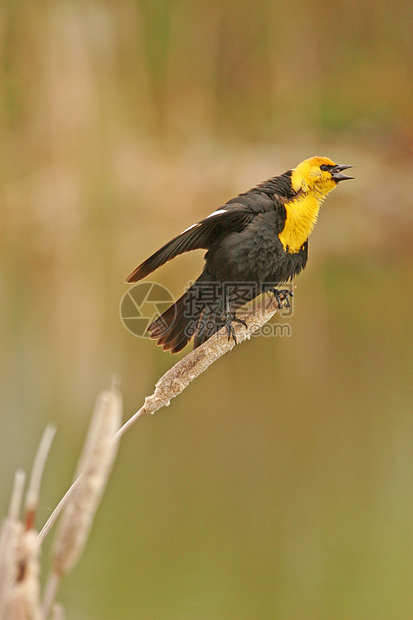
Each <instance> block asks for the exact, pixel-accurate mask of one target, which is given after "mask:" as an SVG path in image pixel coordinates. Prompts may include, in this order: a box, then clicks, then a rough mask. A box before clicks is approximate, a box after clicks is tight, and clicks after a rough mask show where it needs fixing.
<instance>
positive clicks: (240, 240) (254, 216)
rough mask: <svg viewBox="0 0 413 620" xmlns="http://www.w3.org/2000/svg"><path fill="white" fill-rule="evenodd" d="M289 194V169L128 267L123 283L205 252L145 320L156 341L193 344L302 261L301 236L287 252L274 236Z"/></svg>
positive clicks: (304, 250)
mask: <svg viewBox="0 0 413 620" xmlns="http://www.w3.org/2000/svg"><path fill="white" fill-rule="evenodd" d="M295 195H296V194H295V192H294V191H293V190H292V188H291V171H288V172H286V173H284V174H282V175H281V176H278V177H274V178H273V179H269V180H268V181H265V182H264V183H261V184H260V185H258V186H257V187H255V188H254V189H252V190H250V191H248V192H246V193H244V194H240V195H239V196H238V197H237V198H233V199H232V200H230V201H229V202H227V203H226V204H225V205H224V206H223V207H221V208H220V209H218V210H217V211H216V212H214V213H213V214H211V215H210V216H209V217H207V218H205V219H204V220H202V221H201V222H198V223H197V224H195V225H194V226H191V227H190V228H189V229H187V230H186V231H184V232H183V233H181V234H180V235H178V236H177V237H175V238H174V239H172V240H171V241H170V242H169V243H167V244H166V245H164V246H163V247H162V248H161V249H160V250H158V252H156V253H155V254H153V255H152V256H151V257H150V258H148V259H147V260H146V261H145V262H143V263H142V264H141V265H140V266H139V267H137V269H135V271H134V272H133V273H132V274H131V275H130V276H129V278H128V280H127V281H128V282H136V281H138V280H141V279H142V278H144V277H145V276H147V275H148V274H149V273H151V272H152V271H154V270H155V269H157V268H158V267H160V266H161V265H163V264H164V263H166V262H167V261H168V260H171V259H172V258H174V257H175V256H177V255H178V254H182V253H183V252H188V251H190V250H195V249H199V248H204V249H206V250H207V252H206V254H205V267H204V270H203V272H202V274H201V275H200V277H199V278H198V279H197V280H196V281H195V282H194V284H193V285H192V286H191V287H190V288H189V289H188V290H187V291H186V293H185V294H184V295H183V296H182V297H181V298H180V299H179V300H178V301H177V302H176V303H175V304H174V305H173V306H171V307H170V308H168V310H167V311H166V312H164V313H163V315H162V316H160V317H159V318H158V319H156V320H155V321H154V322H153V323H152V324H151V325H150V326H149V328H148V331H149V332H150V334H151V337H152V338H156V339H157V341H158V344H160V345H163V347H164V349H169V350H171V352H172V353H175V352H177V351H180V350H181V349H183V347H184V346H185V345H186V344H187V342H188V341H189V340H190V339H191V337H192V336H194V348H195V347H197V346H199V345H200V344H202V343H203V342H205V341H206V340H207V339H208V338H210V336H212V334H213V333H215V332H216V331H218V330H219V329H220V328H221V327H223V326H224V325H226V324H227V322H228V317H229V318H230V320H234V317H235V312H236V310H237V308H239V307H240V306H242V305H243V304H244V303H246V302H247V301H250V300H252V299H254V298H255V297H256V296H258V295H260V294H261V293H262V292H264V291H265V290H271V289H273V288H275V287H277V286H278V285H279V284H280V283H282V282H287V281H288V280H290V279H291V278H293V277H294V276H296V275H297V274H298V273H299V272H300V271H301V270H302V269H303V268H304V267H305V265H306V263H307V249H308V242H307V241H306V242H305V243H304V244H303V245H302V247H301V248H300V249H299V251H298V252H295V253H292V252H289V251H288V248H287V249H284V247H283V244H282V243H281V241H280V239H279V234H280V233H281V232H282V231H283V229H284V225H285V220H286V208H285V206H284V205H285V203H286V202H288V201H290V200H292V199H293V198H294V196H295ZM235 320H236V319H235Z"/></svg>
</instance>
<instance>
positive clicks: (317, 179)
mask: <svg viewBox="0 0 413 620" xmlns="http://www.w3.org/2000/svg"><path fill="white" fill-rule="evenodd" d="M347 168H352V166H347V165H339V164H335V163H334V162H333V161H331V159H329V158H328V157H310V158H309V159H305V160H304V161H302V162H301V164H298V166H297V167H296V168H294V170H292V172H291V184H292V187H293V189H294V190H295V191H296V192H298V191H300V190H301V191H302V192H303V193H304V194H308V193H313V194H318V196H319V197H320V198H324V197H325V196H327V194H328V193H329V192H331V190H333V189H334V188H335V187H337V183H338V182H339V181H344V180H346V179H352V178H353V177H349V176H347V175H346V174H342V173H341V171H342V170H347Z"/></svg>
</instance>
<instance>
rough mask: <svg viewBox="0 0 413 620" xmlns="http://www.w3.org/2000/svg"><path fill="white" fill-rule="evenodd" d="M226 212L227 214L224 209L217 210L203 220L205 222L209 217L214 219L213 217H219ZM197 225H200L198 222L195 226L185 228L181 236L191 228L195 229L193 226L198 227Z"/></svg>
mask: <svg viewBox="0 0 413 620" xmlns="http://www.w3.org/2000/svg"><path fill="white" fill-rule="evenodd" d="M226 212H227V210H226V209H217V210H216V211H214V212H213V213H210V214H209V215H207V216H206V218H205V219H206V220H207V219H208V218H209V217H215V215H221V213H226ZM199 225H200V222H197V223H196V224H192V226H188V228H185V230H183V231H182V232H181V235H183V234H184V233H186V232H188V230H191V228H195V226H199Z"/></svg>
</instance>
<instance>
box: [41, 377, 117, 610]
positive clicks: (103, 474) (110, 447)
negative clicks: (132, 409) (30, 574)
mask: <svg viewBox="0 0 413 620" xmlns="http://www.w3.org/2000/svg"><path fill="white" fill-rule="evenodd" d="M121 419H122V397H121V395H120V393H119V392H118V390H116V389H115V388H112V389H111V390H105V391H103V392H101V394H100V395H99V396H98V399H97V402H96V406H95V411H94V413H93V416H92V421H91V425H90V428H89V431H88V434H87V437H86V441H85V445H84V447H83V451H82V454H81V457H80V459H79V463H78V467H77V471H76V478H77V479H78V480H77V484H76V489H75V491H74V492H73V494H72V497H71V500H70V501H69V503H68V505H67V507H66V509H65V511H64V513H63V517H62V521H61V524H60V528H59V531H58V533H57V536H56V540H55V544H54V549H53V553H52V574H51V576H50V577H49V581H48V584H47V586H46V594H45V602H44V615H45V617H47V614H48V611H49V609H50V607H51V604H52V602H53V600H54V596H55V593H56V590H57V586H58V583H59V579H60V577H61V576H62V575H63V574H64V573H66V572H67V571H69V570H70V569H71V568H72V567H73V566H74V564H75V563H76V561H77V560H78V559H79V557H80V555H81V553H82V552H83V549H84V547H85V544H86V541H87V537H88V534H89V531H90V528H91V525H92V522H93V518H94V515H95V512H96V510H97V507H98V504H99V500H100V498H101V496H102V493H103V491H104V489H105V486H106V482H107V480H108V477H109V474H110V471H111V468H112V465H113V462H114V459H115V456H116V452H117V445H118V442H117V441H116V440H115V433H116V431H117V430H118V428H119V426H120V422H121Z"/></svg>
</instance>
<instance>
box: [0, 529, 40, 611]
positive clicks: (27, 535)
mask: <svg viewBox="0 0 413 620" xmlns="http://www.w3.org/2000/svg"><path fill="white" fill-rule="evenodd" d="M36 539H37V532H36V531H35V530H33V529H31V530H26V529H23V528H22V529H21V531H20V535H19V537H18V543H17V547H16V554H15V576H14V580H13V587H12V590H11V592H10V596H9V600H8V601H7V605H6V615H5V617H6V618H7V619H8V620H42V612H41V605H40V584H39V573H40V564H39V553H40V548H39V546H38V544H37V540H36Z"/></svg>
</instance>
